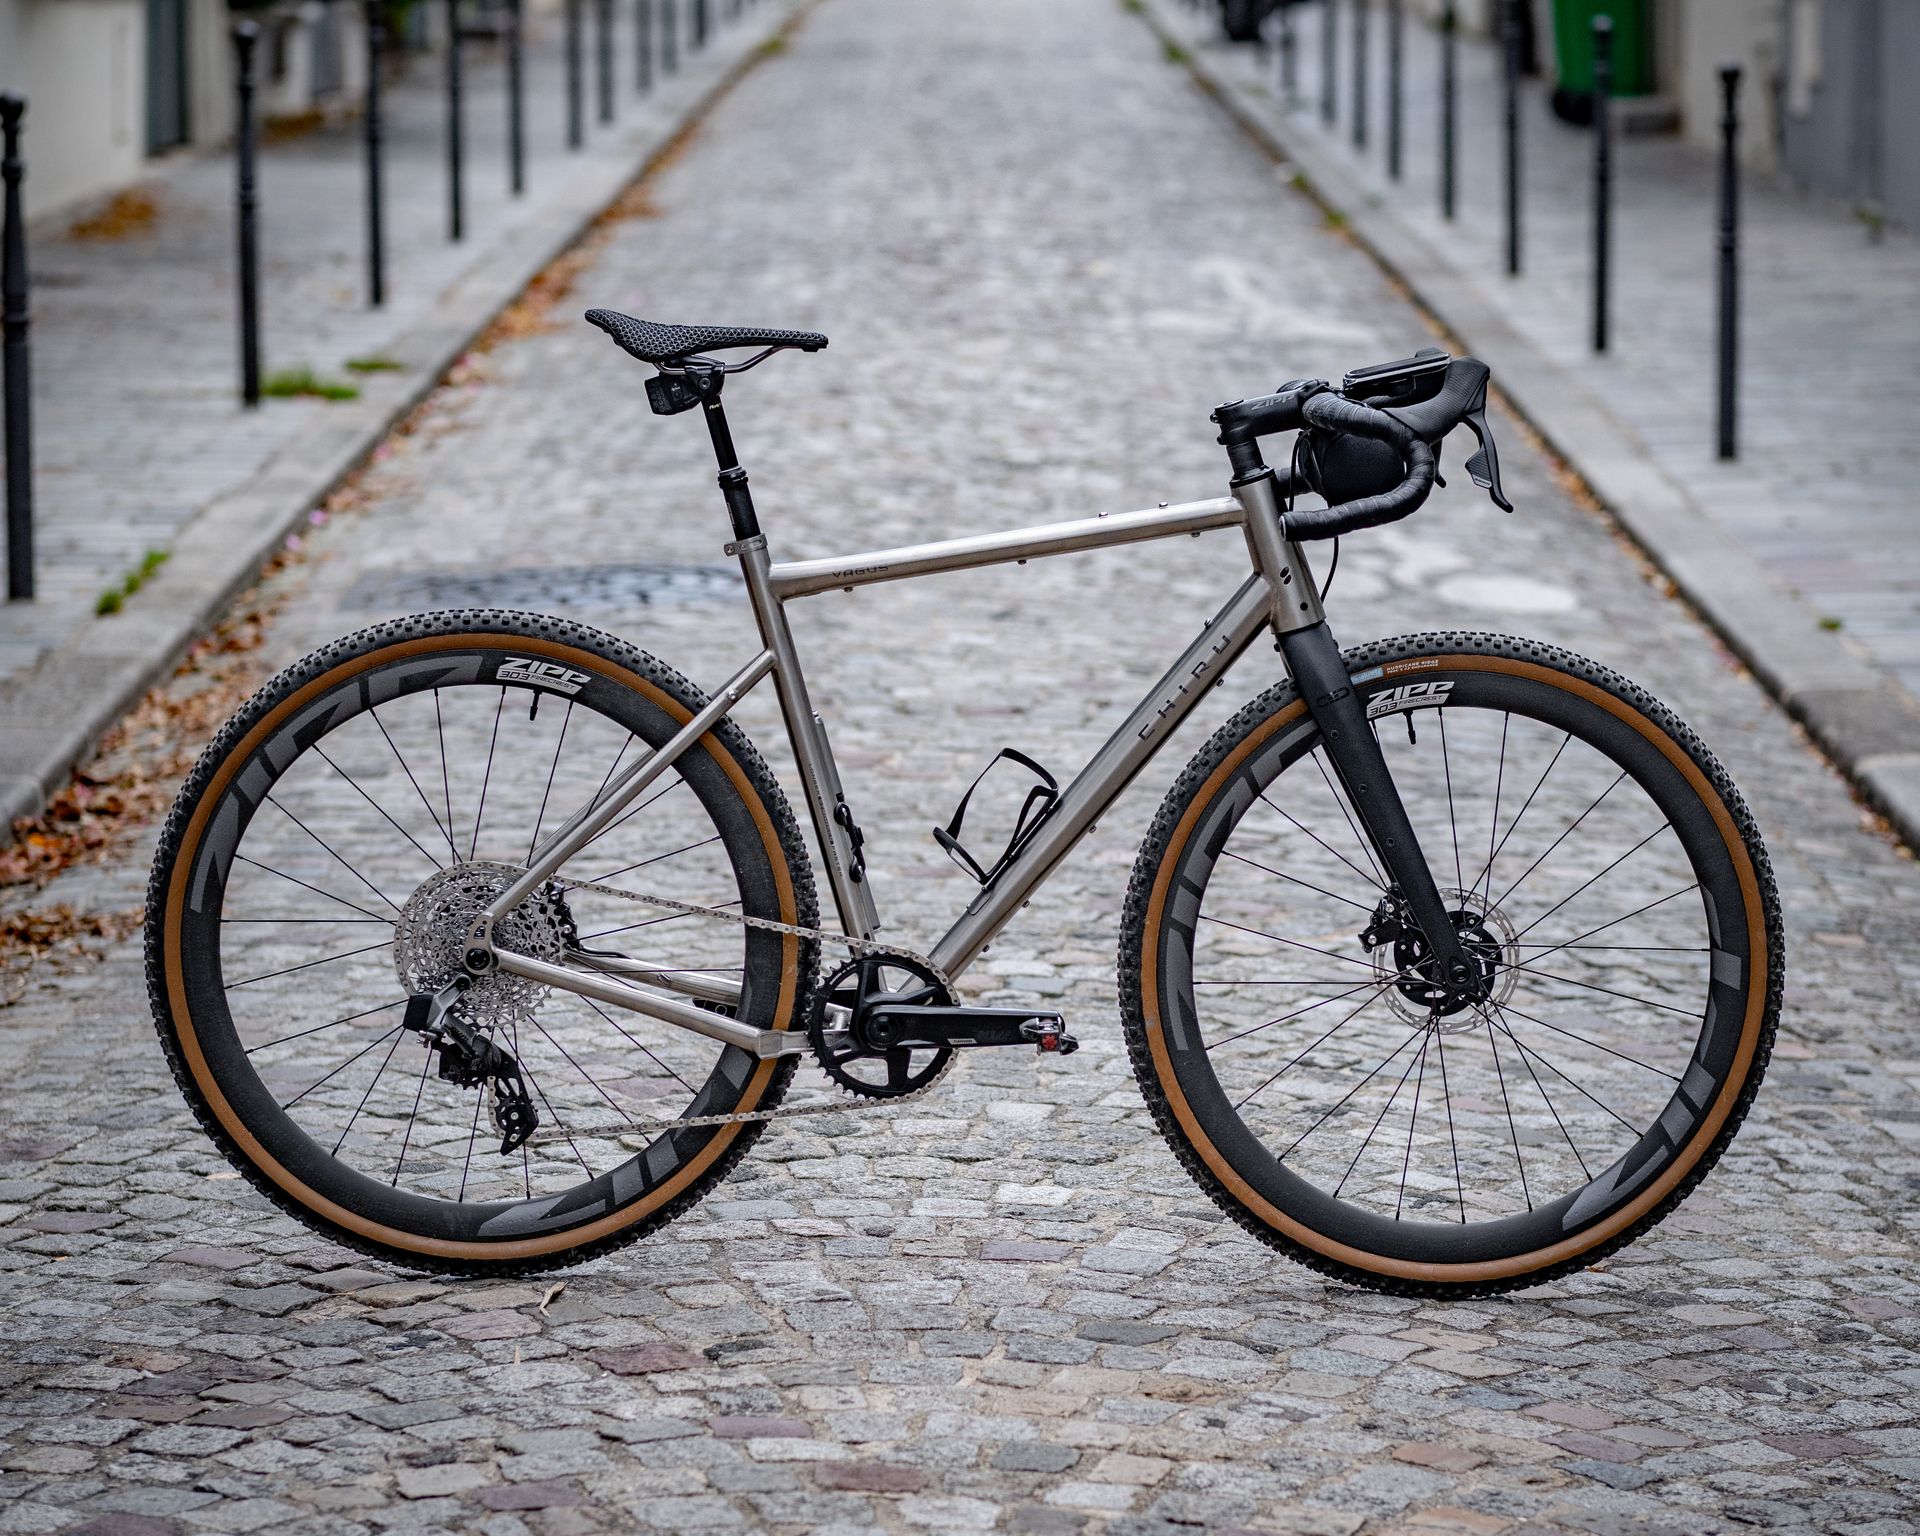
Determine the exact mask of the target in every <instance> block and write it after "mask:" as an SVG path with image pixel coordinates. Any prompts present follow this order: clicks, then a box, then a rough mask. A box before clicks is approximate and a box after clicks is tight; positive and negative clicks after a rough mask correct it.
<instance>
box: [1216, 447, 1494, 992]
mask: <svg viewBox="0 0 1920 1536" xmlns="http://www.w3.org/2000/svg"><path fill="white" fill-rule="evenodd" d="M1233 492H1234V495H1235V496H1237V497H1239V499H1240V504H1241V505H1242V506H1243V507H1245V508H1246V510H1247V544H1248V547H1249V549H1250V550H1251V552H1252V554H1253V560H1254V564H1256V565H1257V566H1259V567H1260V569H1261V570H1262V571H1263V572H1264V573H1265V574H1266V577H1267V581H1268V583H1269V585H1270V586H1271V587H1272V589H1273V600H1272V601H1273V627H1274V633H1275V636H1276V638H1277V640H1278V642H1279V649H1280V654H1281V656H1282V658H1283V659H1284V660H1285V662H1286V666H1287V674H1288V675H1289V676H1290V677H1291V678H1292V679H1293V683H1294V687H1295V688H1297V689H1298V690H1299V692H1300V696H1301V697H1302V698H1303V699H1305V700H1306V702H1307V710H1308V712H1309V713H1310V714H1311V715H1312V716H1313V719H1314V723H1315V724H1316V725H1318V726H1319V728H1320V740H1321V743H1322V744H1323V745H1324V746H1325V747H1326V751H1327V757H1328V759H1329V760H1330V761H1331V762H1332V764H1333V770H1334V774H1335V776H1336V777H1337V778H1338V779H1339V780H1340V785H1341V788H1343V789H1344V790H1345V791H1346V794H1347V799H1348V800H1349V801H1350V802H1351V803H1352V805H1353V808H1354V810H1355V811H1356V812H1357V813H1358V815H1359V817H1360V824H1361V826H1362V827H1363V828H1365V830H1366V835H1367V840H1368V841H1369V842H1370V843H1372V845H1373V850H1374V852H1375V854H1377V855H1378V857H1379V859H1380V862H1381V865H1382V867H1383V868H1385V869H1386V870H1387V872H1388V874H1389V875H1390V876H1391V878H1392V880H1393V884H1394V887H1395V889H1396V890H1398V892H1399V893H1400V896H1401V899H1402V900H1404V901H1405V902H1406V904H1407V909H1408V911H1409V912H1410V913H1411V914H1412V916H1413V919H1414V921H1415V922H1416V923H1418V924H1419V927H1420V932H1421V935H1422V937H1424V938H1425V939H1426V941H1427V947H1428V952H1429V953H1431V954H1433V955H1435V956H1436V957H1438V959H1439V960H1440V962H1441V964H1442V965H1443V966H1444V967H1446V968H1447V971H1448V973H1449V974H1451V973H1452V972H1453V970H1454V968H1455V967H1457V966H1461V965H1465V964H1466V963H1467V962H1466V957H1465V954H1464V952H1463V951H1462V949H1461V946H1460V936H1459V935H1458V934H1457V933H1456V932H1455V931H1454V926H1453V922H1452V919H1451V918H1449V916H1448V915H1447V905H1446V902H1445V900H1444V899H1443V898H1442V896H1441V895H1440V888H1439V886H1438V884H1437V883H1436V882H1435V881H1434V878H1433V871H1432V869H1431V868H1429V866H1428V864H1427V858H1426V855H1425V854H1424V853H1423V852H1422V851H1421V848H1420V840H1419V838H1418V837H1417V836H1416V835H1415V833H1414V830H1413V823H1412V822H1411V821H1410V820H1409V819H1408V817H1407V810H1406V806H1405V805H1404V804H1403V803H1402V802H1401V799H1400V791H1399V789H1398V788H1397V787H1396V786H1395V784H1394V782H1393V775H1392V774H1391V773H1390V772H1389V771H1388V769H1387V760H1386V757H1385V755H1384V754H1383V753H1382V752H1381V750H1380V743H1379V740H1378V739H1377V738H1376V737H1375V736H1374V734H1373V727H1372V725H1371V724H1370V723H1369V722H1368V720H1367V715H1366V710H1365V709H1364V708H1363V707H1362V706H1361V703H1360V699H1359V696H1358V695H1357V694H1355V693H1354V691H1353V684H1352V681H1351V680H1350V679H1349V677H1348V676H1347V664H1346V660H1345V658H1344V657H1342V656H1341V654H1340V647H1339V644H1338V642H1336V641H1335V640H1334V638H1333V631H1332V630H1331V629H1329V628H1328V627H1327V619H1326V614H1325V612H1324V610H1323V609H1322V607H1321V604H1320V594H1319V590H1318V589H1317V587H1316V586H1315V584H1314V580H1313V573H1312V571H1311V570H1310V569H1309V568H1308V565H1307V562H1306V556H1305V554H1304V553H1303V552H1302V550H1301V548H1300V545H1299V544H1298V543H1297V542H1296V541H1295V540H1293V539H1290V538H1288V537H1287V536H1286V528H1285V520H1284V519H1283V518H1282V516H1281V513H1280V505H1279V498H1278V496H1277V494H1276V492H1275V488H1274V476H1273V471H1272V470H1271V469H1269V468H1267V467H1266V466H1265V465H1260V466H1258V467H1257V469H1256V470H1254V471H1253V472H1252V473H1250V474H1246V475H1243V476H1241V477H1239V478H1237V479H1236V481H1235V484H1234V487H1233Z"/></svg>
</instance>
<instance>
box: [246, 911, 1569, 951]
mask: <svg viewBox="0 0 1920 1536" xmlns="http://www.w3.org/2000/svg"><path fill="white" fill-rule="evenodd" d="M250 923H251V924H260V923H272V924H274V925H275V926H276V927H278V926H279V925H281V924H282V923H294V924H312V923H378V924H379V925H380V926H381V927H382V928H391V927H392V926H393V920H392V919H391V918H386V917H223V918H221V919H220V924H221V926H222V927H224V928H232V927H235V926H239V927H246V926H247V925H248V924H250ZM1590 947H1592V948H1595V949H1599V948H1601V947H1602V946H1600V945H1597V944H1596V945H1592V946H1590Z"/></svg>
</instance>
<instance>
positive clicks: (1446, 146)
mask: <svg viewBox="0 0 1920 1536" xmlns="http://www.w3.org/2000/svg"><path fill="white" fill-rule="evenodd" d="M1459 80H1460V15H1459V12H1457V11H1456V10H1455V9H1454V5H1453V0H1447V8H1446V9H1445V10H1444V11H1442V12H1441V13H1440V216H1441V217H1442V218H1444V219H1451V218H1452V217H1453V215H1454V208H1455V197H1454V187H1455V179H1454V160H1455V155H1454V137H1455V136H1454V124H1455V121H1456V104H1455V97H1456V96H1457V95H1458V85H1459Z"/></svg>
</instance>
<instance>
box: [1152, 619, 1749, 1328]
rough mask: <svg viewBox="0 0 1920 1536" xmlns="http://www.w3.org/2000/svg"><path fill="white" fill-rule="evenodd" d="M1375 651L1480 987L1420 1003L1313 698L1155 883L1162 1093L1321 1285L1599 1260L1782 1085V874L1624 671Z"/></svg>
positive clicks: (1196, 827)
mask: <svg viewBox="0 0 1920 1536" xmlns="http://www.w3.org/2000/svg"><path fill="white" fill-rule="evenodd" d="M1347 660H1348V664H1349V670H1350V672H1351V674H1352V678H1353V684H1354V688H1355V691H1356V693H1358V694H1359V695H1360V696H1361V698H1362V700H1363V701H1364V703H1365V704H1366V706H1367V710H1368V715H1369V718H1370V720H1371V723H1372V728H1373V730H1374V732H1375V735H1376V737H1377V738H1378V739H1379V741H1380V743H1381V747H1382V750H1383V752H1384V753H1385V756H1386V759H1387V763H1388V767H1389V769H1390V770H1391V772H1392V774H1393V777H1394V782H1395V784H1396V786H1397V787H1398V789H1399V791H1400V794H1401V796H1402V798H1403V800H1404V801H1405V802H1406V805H1407V810H1408V814H1409V816H1410V817H1411V818H1412V821H1413V825H1414V829H1415V831H1416V833H1417V834H1418V835H1419V837H1420V840H1421V845H1422V848H1423V850H1424V852H1425V854H1426V857H1427V861H1428V863H1429V865H1430V867H1431V868H1432V869H1433V871H1434V873H1435V876H1436V878H1437V879H1438V881H1439V883H1440V885H1441V888H1442V891H1443V894H1444V895H1445V896H1446V898H1447V903H1448V907H1449V910H1450V912H1451V913H1452V915H1453V918H1454V921H1455V925H1456V929H1457V931H1458V932H1459V933H1460V935H1461V937H1462V939H1463V941H1464V943H1465V945H1466V947H1467V949H1468V951H1469V953H1470V954H1471V955H1473V956H1474V957H1475V958H1476V959H1477V961H1478V962H1479V964H1480V967H1481V976H1480V979H1479V983H1478V985H1477V986H1476V988H1475V992H1474V995H1473V996H1472V997H1471V998H1470V999H1459V1000H1456V1001H1454V1002H1451V1003H1447V1004H1445V1005H1444V1007H1443V1006H1441V1005H1437V1004H1436V1002H1435V999H1434V994H1433V993H1431V992H1430V991H1429V990H1428V989H1427V988H1426V987H1425V986H1424V985H1423V984H1422V981H1421V978H1420V975H1419V964H1420V959H1421V953H1420V948H1421V947H1420V942H1419V938H1418V934H1417V930H1416V929H1414V928H1413V927H1412V925H1411V924H1410V922H1409V921H1407V919H1406V914H1405V913H1404V911H1402V910H1401V908H1400V906H1399V903H1398V900H1397V893H1395V892H1394V891H1393V890H1392V889H1391V882H1390V880H1389V879H1388V878H1387V877H1386V876H1385V874H1384V873H1383V871H1382V870H1381V868H1380V867H1379V865H1378V864H1377V862H1376V861H1375V859H1374V856H1373V854H1372V853H1371V851H1370V849H1369V847H1368V846H1367V845H1366V843H1365V842H1364V840H1363V839H1362V838H1361V836H1360V834H1359V832H1358V830H1357V828H1358V818H1357V817H1356V816H1355V814H1354V812H1353V809H1352V807H1351V806H1350V805H1349V804H1348V803H1347V802H1346V800H1345V797H1344V795H1343V793H1342V792H1341V790H1340V789H1339V787H1338V780H1337V777H1336V775H1335V774H1334V773H1333V772H1332V770H1331V766H1330V764H1329V762H1328V761H1327V757H1326V753H1325V750H1324V747H1323V744H1322V742H1321V740H1320V737H1319V733H1318V730H1317V728H1316V727H1315V725H1314V724H1313V721H1312V718H1311V717H1310V716H1309V714H1308V713H1307V711H1306V708H1305V706H1304V704H1303V703H1302V702H1301V700H1300V699H1299V698H1298V697H1297V696H1296V695H1295V693H1294V690H1293V688H1292V686H1291V685H1290V684H1283V685H1281V686H1279V687H1276V688H1274V689H1272V690H1270V691H1269V692H1268V693H1267V694H1266V695H1264V696H1263V697H1262V698H1260V699H1259V700H1256V701H1255V702H1254V703H1253V704H1251V705H1249V706H1248V707H1247V708H1246V709H1245V710H1243V711H1241V713H1240V714H1239V715H1238V716H1236V717H1235V719H1234V720H1232V721H1231V722H1229V723H1228V724H1227V725H1226V726H1225V727H1223V728H1222V729H1221V730H1220V731H1219V732H1218V733H1217V734H1216V735H1215V737H1214V738H1213V740H1212V741H1211V742H1209V743H1208V745H1207V747H1206V748H1205V749H1203V751H1202V752H1201V753H1200V755H1199V756H1198V757H1197V758H1196V759H1195V760H1194V762H1193V763H1192V764H1190V765H1189V766H1188V768H1187V770H1186V771H1185V773H1184V774H1183V775H1182V777H1181V779H1180V780H1179V782H1178V783H1176V785H1175V786H1174V788H1173V789H1172V791H1171V792H1170V793H1169V794H1168V797H1167V799H1166V802H1165V803H1164V804H1163V806H1162V808H1161V810H1160V813H1159V816H1158V818H1157V820H1156V821H1155V824H1154V827H1153V830H1152V832H1151V834H1150V835H1149V837H1148V840H1147V843H1146V845H1145V846H1144V847H1143V849H1142V850H1141V854H1140V857H1139V860H1138V862H1137V863H1136V865H1135V869H1134V879H1133V885H1132V889H1131V891H1130V893H1129V898H1128V905H1127V913H1126V921H1125V927H1124V935H1123V942H1122V950H1121V967H1120V991H1121V998H1122V1002H1123V1007H1124V1010H1125V1016H1126V1025H1127V1033H1128V1043H1129V1047H1130V1050H1131V1053H1132V1057H1133V1063H1134V1068H1135V1071H1136V1073H1137V1075H1138V1076H1139V1078H1140V1081H1141V1084H1142V1087H1143V1088H1144V1090H1145V1092H1146V1096H1147V1100H1148V1102H1149V1104H1150V1105H1151V1106H1152V1108H1153V1111H1154V1113H1155V1115H1156V1117H1157V1119H1158V1121H1159V1123H1160V1126H1161V1129H1162V1130H1163V1131H1164V1132H1165V1134H1166V1135H1167V1137H1168V1139H1169V1141H1170V1142H1171V1143H1172V1145H1173V1147H1174V1149H1175V1150H1176V1152H1177V1153H1178V1154H1179V1155H1180V1157H1181V1159H1182V1161H1183V1162H1184V1163H1185V1164H1186V1166H1187V1167H1188V1169H1189V1170H1190V1171H1191V1172H1192V1173H1193V1175H1194V1176H1195V1178H1197V1179H1198V1180H1199V1181H1200V1183H1201V1184H1202V1186H1203V1187H1205V1188H1206V1189H1207V1190H1208V1191H1209V1192H1210V1193H1211V1194H1212V1195H1213V1197H1214V1198H1215V1199H1216V1200H1217V1201H1219V1202H1220V1203H1221V1204H1222V1205H1223V1206H1224V1207H1225V1208H1226V1209H1227V1210H1228V1211H1229V1212H1230V1213H1231V1214H1232V1215H1233V1216H1234V1217H1235V1218H1236V1219H1237V1220H1239V1221H1240V1222H1241V1224H1242V1225H1244V1226H1246V1227H1247V1228H1248V1229H1249V1230H1250V1231H1253V1232H1254V1233H1256V1234H1257V1235H1258V1236H1260V1237H1261V1238H1263V1239H1265V1240H1266V1241H1268V1242H1270V1243H1272V1244H1273V1245H1274V1246H1275V1247H1278V1248H1280V1249H1282V1250H1283V1251H1286V1252H1288V1253H1290V1254H1292V1255H1293V1256H1295V1257H1297V1258H1300V1259H1302V1260H1304V1261H1305V1262H1307V1263H1309V1264H1312V1265H1313V1266H1314V1267H1316V1268H1318V1269H1321V1270H1324V1271H1326V1272H1328V1273H1331V1274H1335V1275H1338V1276H1340V1277H1341V1278H1343V1279H1347V1280H1351V1281H1354V1282H1356V1283H1359V1284H1364V1285H1369V1286H1374V1287H1377V1288H1381V1289H1387V1290H1396V1291H1403V1292H1423V1293H1442V1294H1459V1293H1462V1292H1473V1291H1494V1290H1504V1289H1509V1288H1512V1287H1515V1286H1520V1285H1527V1284H1533V1283H1536V1282H1538V1281H1540V1280H1543V1279H1545V1278H1547V1277H1549V1276H1551V1275H1554V1274H1558V1273H1562V1272H1565V1271H1567V1270H1570V1269H1576V1268H1580V1267H1583V1266H1585V1265H1587V1264H1590V1263H1592V1262H1593V1261H1594V1260H1595V1259H1596V1258H1597V1257H1599V1256H1600V1255H1602V1254H1604V1253H1606V1252H1609V1251H1611V1250H1612V1249H1614V1248H1617V1247H1618V1246H1620V1245H1621V1244H1623V1243H1626V1242H1628V1241H1631V1240H1632V1239H1633V1238H1634V1237H1635V1236H1636V1235H1638V1234H1639V1233H1641V1232H1643V1231H1645V1230H1646V1229H1647V1228H1648V1227H1649V1226H1651V1225H1653V1224H1654V1223H1655V1222H1657V1221H1658V1220H1660V1218H1661V1217H1662V1216H1663V1215H1665V1213H1666V1212H1667V1211H1668V1210H1670V1209H1672V1207H1673V1206H1674V1205H1675V1204H1676V1203H1677V1202H1678V1201H1679V1200H1680V1199H1681V1198H1683V1197H1684V1195H1685V1194H1686V1192H1687V1191H1688V1190H1689V1189H1690V1188H1691V1187H1692V1186H1693V1184H1694V1183H1696V1182H1697V1181H1698V1180H1699V1179H1700V1178H1701V1177H1703V1176H1704V1175H1705V1173H1706V1172H1707V1170H1708V1169H1709V1168H1711V1167H1712V1165H1713V1163H1714V1161H1715V1160H1716V1159H1717V1158H1718V1157H1719V1155H1720V1153H1721V1151H1722V1150H1723V1149H1724V1148H1725V1146H1726V1145H1727V1142H1728V1141H1729V1140H1730V1139H1731V1137H1732V1136H1733V1134H1734V1131H1735V1129H1736V1128H1737V1127H1738V1125H1739V1123H1740V1120H1741V1118H1742V1117H1743V1116H1744V1114H1745V1112H1746V1109H1747V1106H1748V1104H1749V1103H1750V1102H1751V1100H1752V1097H1753V1094H1754V1092H1755V1090H1756V1089H1757V1088H1758V1086H1759V1082H1760V1078H1761V1074H1762V1072H1763V1071H1764V1069H1765V1065H1766V1061H1767V1056H1768V1052H1769V1050H1770V1048H1771V1044H1772V1039H1773V1032H1774V1026H1775V1020H1776V1017H1777V1013H1778V1007H1779V995H1780V979H1781V973H1782V949H1781V932H1780V921H1779V909H1778V902H1777V898H1776V896H1775V894H1774V889H1773V883H1772V877H1771V873H1770V871H1769V868H1768V864H1767V857H1766V852H1765V850H1764V848H1763V847H1762V846H1761V843H1760V839H1759V835H1758V833H1757V832H1756V830H1755V829H1754V826H1753V823H1752V819H1751V817H1750V816H1749V815H1748V813H1747V810H1746V807H1745V806H1744V804H1743V803H1742V802H1741V800H1740V797H1739V794H1738V792H1737V791H1736V790H1735V789H1734V787H1733V785H1732V784H1731V782H1730V781H1729V780H1728V779H1727V776H1726V774H1725V772H1724V771H1723V770H1722V769H1721V768H1720V766H1719V765H1718V763H1716V762H1715V761H1714V759H1713V757H1712V756H1711V754H1709V753H1708V752H1707V750H1706V748H1705V747H1704V746H1702V745H1701V744H1700V742H1699V740H1698V738H1697V737H1695V736H1694V734H1693V733H1692V732H1691V731H1690V730H1688V729H1687V728H1686V726H1684V725H1683V724H1681V723H1680V722H1679V721H1678V720H1676V719H1675V718H1674V717H1673V716H1672V715H1671V714H1670V713H1669V712H1668V711H1667V710H1666V709H1665V708H1664V707H1663V706H1661V705H1660V704H1659V703H1658V702H1656V701H1655V700H1653V699H1651V698H1649V697H1648V696H1647V695H1646V694H1644V693H1643V692H1641V691H1640V690H1639V689H1637V688H1635V687H1634V686H1633V685H1632V684H1630V683H1627V682H1626V681H1624V680H1623V679H1621V678H1619V677H1617V676H1615V675H1614V674H1612V673H1610V672H1608V671H1606V670H1605V669H1604V668H1601V667H1597V666H1595V665H1593V664H1592V663H1590V662H1586V661H1582V660H1581V659H1579V658H1578V657H1575V656H1571V655H1569V654H1567V653H1565V652H1562V651H1557V650H1554V649H1552V648H1550V647H1545V646H1538V645H1534V644H1531V643H1528V642H1525V641H1516V640H1507V639H1501V638H1498V637H1494V636H1483V635H1434V636H1423V637H1419V638H1415V639H1408V640H1395V641H1384V642H1381V643H1379V644H1376V645H1373V646H1368V647H1365V648H1363V649H1362V650H1360V651H1358V652H1354V653H1351V654H1349V656H1348V658H1347Z"/></svg>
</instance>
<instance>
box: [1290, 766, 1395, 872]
mask: <svg viewBox="0 0 1920 1536" xmlns="http://www.w3.org/2000/svg"><path fill="white" fill-rule="evenodd" d="M1307 756H1308V757H1310V758H1311V759H1312V760H1313V766H1314V767H1316V768H1318V769H1319V770H1320V777H1321V778H1322V779H1323V780H1325V781H1326V786H1327V793H1328V794H1330V795H1332V796H1333V803H1334V804H1335V805H1336V806H1338V807H1339V809H1340V814H1341V815H1342V816H1344V817H1345V818H1346V822H1347V830H1348V831H1349V832H1351V833H1352V834H1353V838H1354V841H1355V842H1357V843H1358V844H1359V845H1360V852H1361V853H1362V854H1364V855H1365V856H1366V860H1367V863H1368V864H1369V865H1371V866H1372V868H1373V874H1374V881H1373V883H1374V884H1375V885H1377V886H1379V887H1380V889H1381V890H1383V891H1384V890H1385V889H1386V888H1387V877H1386V876H1385V875H1383V874H1381V873H1380V865H1379V863H1378V862H1377V861H1376V860H1375V859H1374V856H1373V847H1372V845H1371V844H1369V843H1368V842H1367V840H1366V838H1365V837H1364V836H1362V835H1361V832H1360V828H1359V825H1358V824H1357V823H1356V822H1355V821H1354V819H1353V813H1352V812H1351V811H1349V810H1348V809H1347V802H1346V801H1345V800H1343V799H1342V798H1341V797H1340V791H1339V790H1337V789H1335V788H1334V787H1333V775H1332V774H1330V773H1328V772H1327V765H1326V764H1325V763H1323V762H1321V761H1320V750H1319V748H1317V747H1315V748H1313V749H1312V750H1311V751H1309V752H1308V753H1307Z"/></svg>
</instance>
